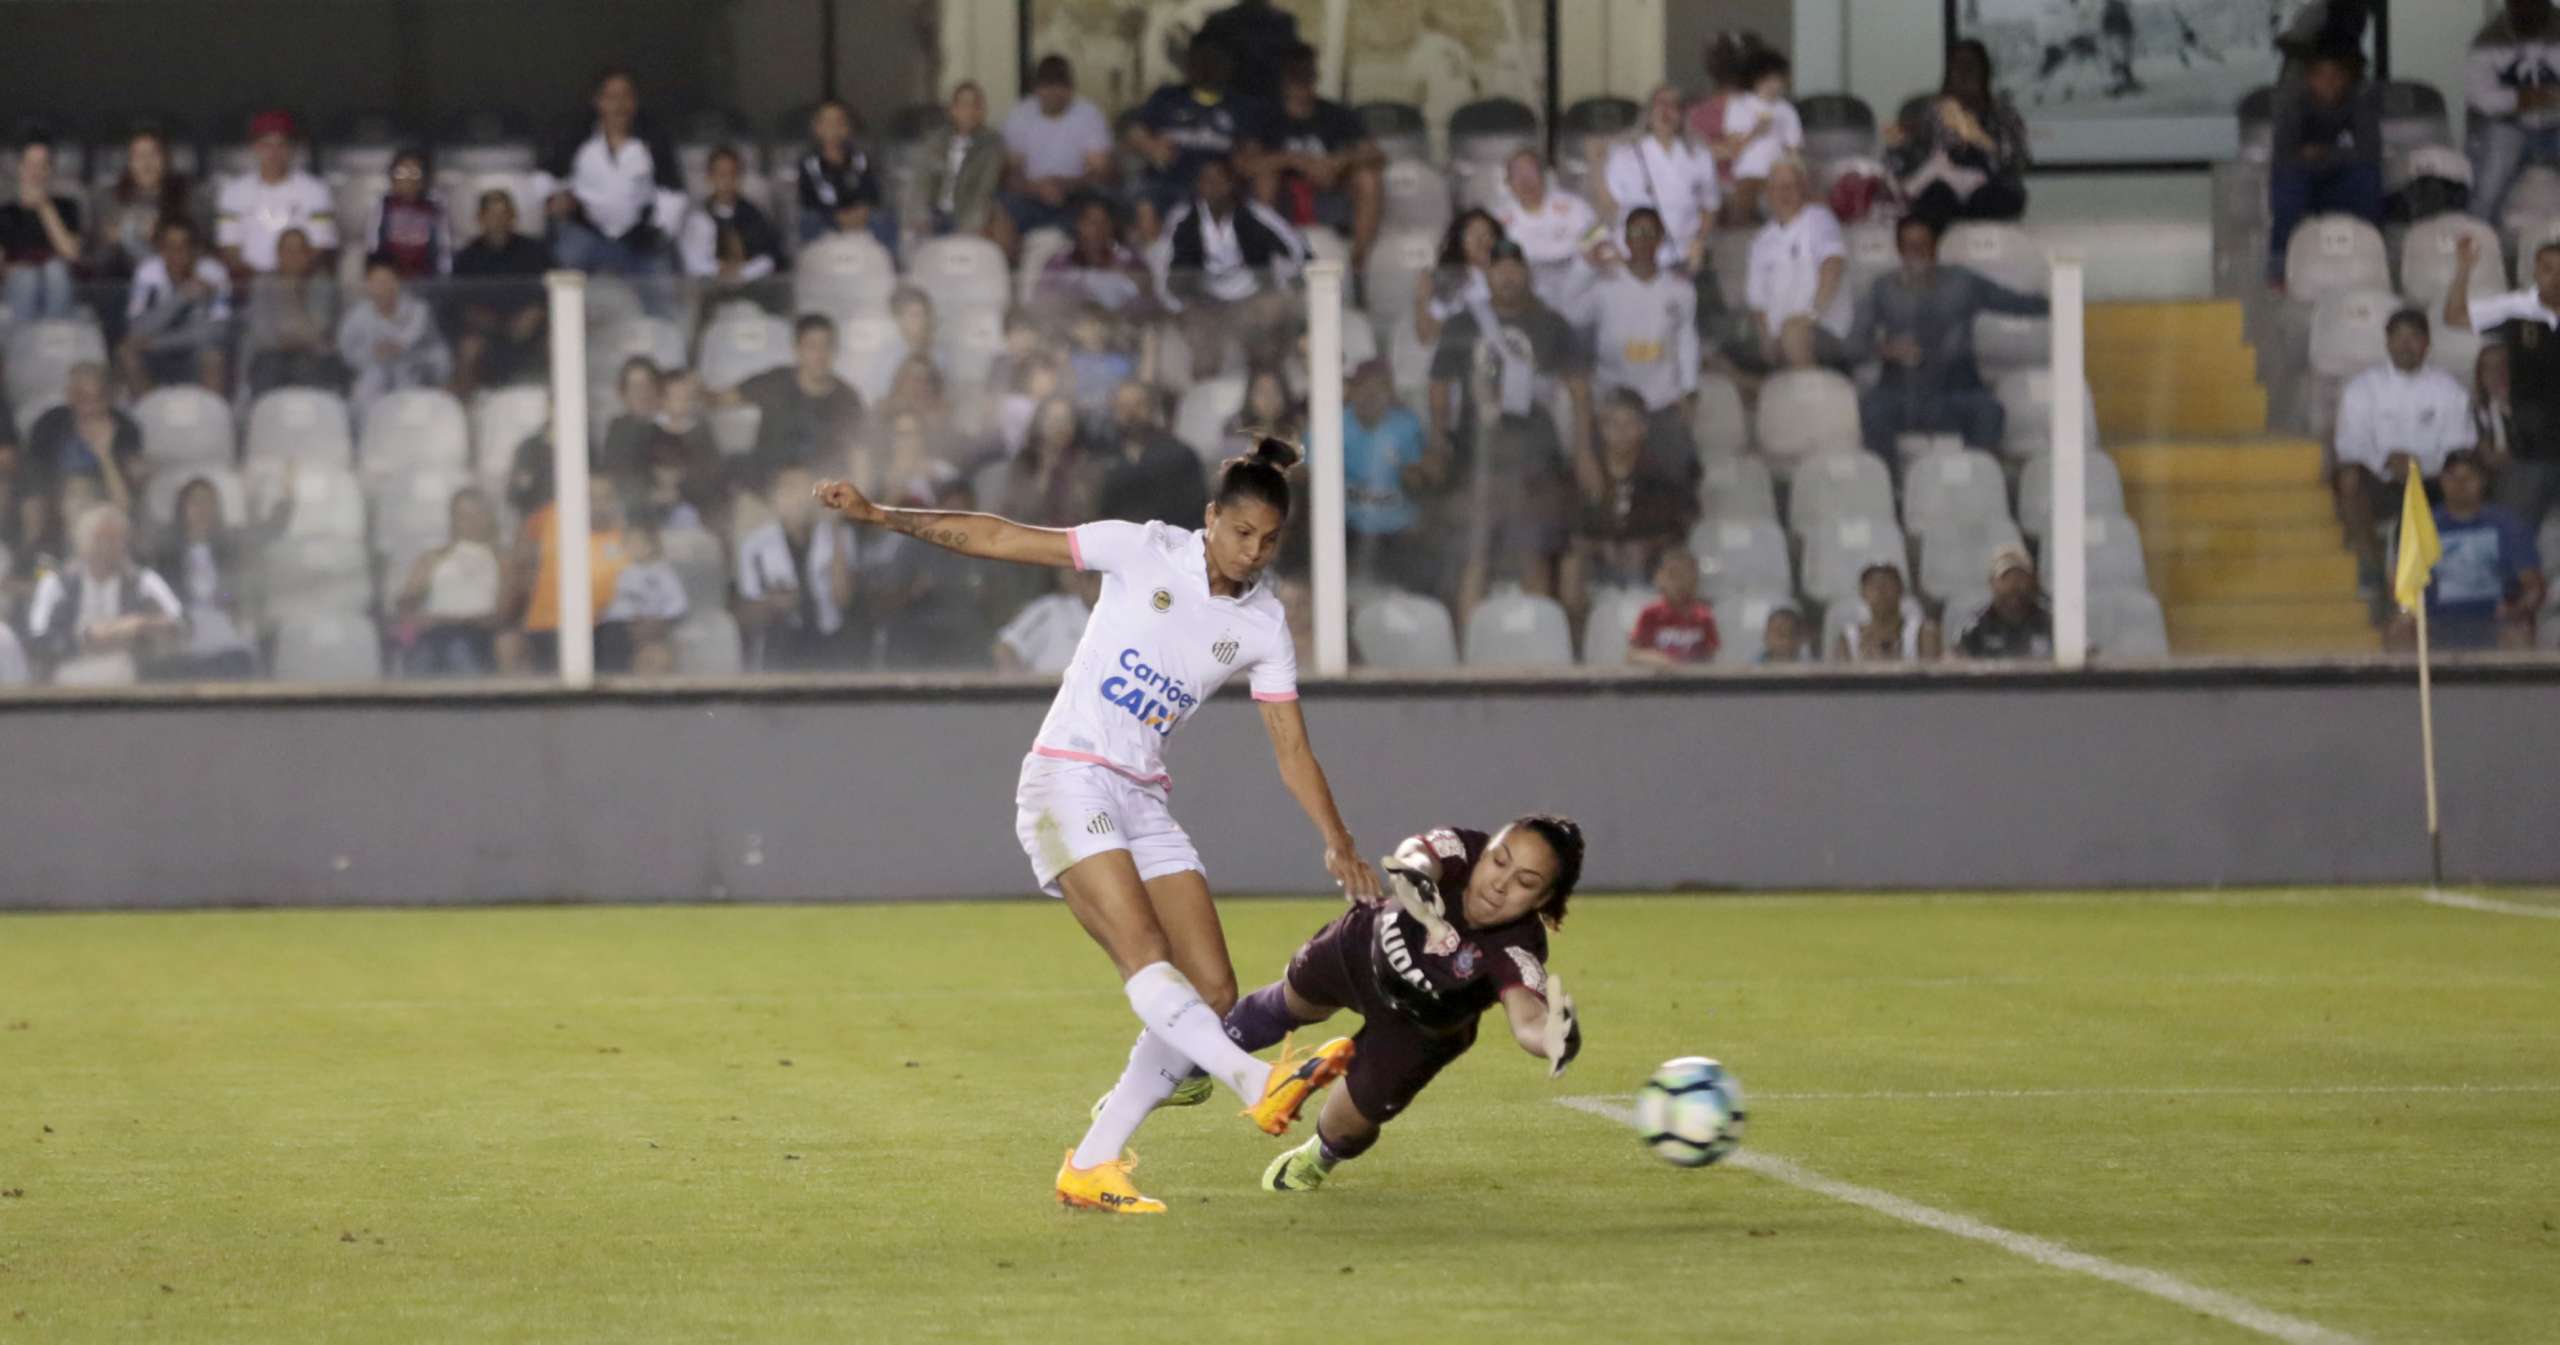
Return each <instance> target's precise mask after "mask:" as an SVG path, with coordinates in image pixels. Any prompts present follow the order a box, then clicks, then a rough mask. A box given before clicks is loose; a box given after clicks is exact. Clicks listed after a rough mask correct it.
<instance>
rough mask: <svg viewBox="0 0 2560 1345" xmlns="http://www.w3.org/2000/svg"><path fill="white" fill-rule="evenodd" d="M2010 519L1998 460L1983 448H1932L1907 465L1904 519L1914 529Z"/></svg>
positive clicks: (1903, 474)
mask: <svg viewBox="0 0 2560 1345" xmlns="http://www.w3.org/2000/svg"><path fill="white" fill-rule="evenodd" d="M1993 519H1998V520H2000V521H2001V522H2004V523H2005V522H2007V521H2008V519H2009V490H2008V483H2007V480H2006V478H2004V477H2003V476H2002V475H2001V473H2000V460H1999V459H1997V458H1995V457H1992V456H1991V455H1990V454H1988V453H1985V452H1983V451H1981V450H1980V449H1972V448H1965V449H1958V450H1957V451H1955V452H1953V453H1931V454H1929V455H1927V456H1925V457H1922V458H1919V459H1916V460H1914V461H1912V462H1910V463H1908V464H1906V465H1905V466H1904V468H1903V473H1902V521H1903V525H1904V526H1905V527H1908V528H1910V529H1911V530H1912V531H1913V532H1915V533H1927V532H1929V531H1931V530H1932V529H1935V528H1938V527H1940V526H1943V525H1946V524H1951V523H1986V522H1989V521H1991V520H1993Z"/></svg>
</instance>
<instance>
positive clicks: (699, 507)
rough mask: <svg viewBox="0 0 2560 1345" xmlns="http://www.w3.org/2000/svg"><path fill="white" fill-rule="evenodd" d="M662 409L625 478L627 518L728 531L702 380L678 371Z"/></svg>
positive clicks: (669, 527)
mask: <svg viewBox="0 0 2560 1345" xmlns="http://www.w3.org/2000/svg"><path fill="white" fill-rule="evenodd" d="M662 400H663V403H664V405H663V406H661V408H660V409H659V411H658V415H657V419H656V420H655V421H654V422H653V423H652V425H651V429H652V430H653V431H654V433H651V434H649V435H648V436H646V437H645V439H644V440H643V441H642V442H641V444H640V448H639V456H638V458H637V460H636V461H635V463H634V465H633V466H632V467H631V468H630V470H629V472H628V473H627V474H626V475H625V476H624V478H623V482H624V486H623V494H624V498H625V499H627V500H628V501H629V502H630V503H629V504H628V505H627V506H626V507H625V508H626V512H627V513H628V514H629V515H630V517H631V520H632V521H633V522H635V523H638V524H640V525H642V526H644V527H649V528H656V529H660V530H672V529H683V528H704V529H708V530H710V531H713V532H720V533H724V534H725V533H726V532H727V530H728V526H729V494H728V486H727V484H726V482H725V471H724V468H723V466H722V463H721V460H720V450H719V448H718V447H717V446H716V445H714V444H713V443H712V442H711V427H710V426H709V425H708V424H705V423H704V422H703V419H702V415H701V407H702V380H701V379H700V378H697V377H695V376H694V375H692V374H690V373H679V374H677V375H676V376H675V377H673V378H670V379H668V380H666V391H665V393H664V394H663V396H662Z"/></svg>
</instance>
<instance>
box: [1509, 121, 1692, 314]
mask: <svg viewBox="0 0 2560 1345" xmlns="http://www.w3.org/2000/svg"><path fill="white" fill-rule="evenodd" d="M1502 186H1503V191H1502V195H1501V197H1500V198H1499V199H1498V200H1496V201H1495V202H1494V205H1493V212H1492V213H1493V219H1494V222H1495V223H1496V224H1499V225H1500V226H1501V229H1502V236H1503V237H1506V238H1509V239H1510V240H1511V241H1513V242H1515V243H1518V244H1519V245H1520V250H1521V251H1522V252H1523V253H1526V254H1527V255H1528V258H1529V273H1530V275H1531V277H1532V286H1533V288H1535V289H1536V290H1537V292H1538V298H1539V300H1540V301H1541V302H1543V303H1545V304H1546V306H1547V307H1549V308H1552V309H1554V310H1556V311H1557V312H1559V313H1565V312H1571V311H1573V309H1574V308H1575V307H1576V305H1577V304H1578V303H1579V302H1580V300H1581V297H1582V296H1581V294H1580V293H1579V289H1580V285H1581V282H1582V280H1583V279H1584V276H1583V273H1582V266H1583V259H1584V257H1585V256H1586V255H1587V254H1589V253H1590V252H1591V251H1592V250H1593V246H1594V244H1595V243H1596V242H1597V241H1598V237H1599V232H1600V219H1599V216H1598V215H1597V214H1595V213H1594V212H1593V211H1592V209H1591V203H1590V202H1589V201H1586V200H1583V199H1582V198H1581V197H1579V196H1576V195H1574V194H1573V193H1572V192H1569V191H1566V190H1564V189H1563V188H1561V187H1557V186H1555V185H1554V184H1553V183H1551V182H1549V181H1548V180H1547V163H1546V160H1544V159H1542V158H1540V157H1538V152H1537V151H1536V150H1534V149H1523V150H1520V151H1519V152H1517V153H1515V154H1513V155H1512V156H1511V158H1510V160H1509V161H1508V162H1507V163H1505V164H1504V165H1503V169H1502ZM1653 220H1654V227H1655V229H1656V230H1657V231H1659V230H1660V228H1661V227H1662V215H1661V212H1659V211H1656V212H1654V216H1653ZM1487 251H1488V253H1490V251H1491V245H1490V244H1488V245H1487ZM1693 302H1694V301H1693Z"/></svg>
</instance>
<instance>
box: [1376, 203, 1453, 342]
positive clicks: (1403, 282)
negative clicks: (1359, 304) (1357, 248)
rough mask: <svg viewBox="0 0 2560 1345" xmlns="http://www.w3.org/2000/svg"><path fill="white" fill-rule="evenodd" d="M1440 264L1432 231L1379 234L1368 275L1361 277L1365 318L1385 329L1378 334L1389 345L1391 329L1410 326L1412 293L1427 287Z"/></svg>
mask: <svg viewBox="0 0 2560 1345" xmlns="http://www.w3.org/2000/svg"><path fill="white" fill-rule="evenodd" d="M1439 261H1440V235H1439V233H1438V231H1436V230H1426V229H1404V230H1397V231H1394V232H1388V233H1382V234H1380V235H1379V237H1378V243H1377V246H1375V247H1373V248H1371V249H1369V266H1368V273H1367V274H1366V275H1365V276H1363V277H1362V279H1363V280H1364V282H1365V285H1364V291H1365V295H1366V302H1367V306H1368V309H1369V315H1370V316H1371V317H1373V318H1376V319H1377V320H1378V321H1380V322H1382V323H1385V324H1386V325H1387V330H1386V331H1383V332H1381V333H1380V335H1381V336H1385V337H1387V338H1388V343H1389V344H1390V345H1392V344H1393V335H1394V329H1395V328H1397V327H1403V328H1406V329H1408V330H1410V329H1411V328H1412V326H1413V293H1414V291H1415V290H1417V289H1419V288H1421V287H1422V286H1424V285H1427V284H1429V283H1430V275H1431V270H1432V268H1433V267H1434V266H1436V265H1438V264H1439Z"/></svg>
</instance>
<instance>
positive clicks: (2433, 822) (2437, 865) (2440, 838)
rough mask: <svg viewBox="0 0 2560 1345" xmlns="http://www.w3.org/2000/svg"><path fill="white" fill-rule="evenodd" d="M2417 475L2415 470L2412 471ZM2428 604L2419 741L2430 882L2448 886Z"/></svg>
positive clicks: (2421, 608) (2421, 636)
mask: <svg viewBox="0 0 2560 1345" xmlns="http://www.w3.org/2000/svg"><path fill="white" fill-rule="evenodd" d="M2412 475H2414V473H2412ZM2429 662H2430V660H2429V659H2428V658H2427V605H2426V604H2425V603H2424V602H2421V603H2419V604H2418V741H2419V743H2420V745H2421V748H2422V750H2423V751H2424V752H2425V753H2426V758H2427V881H2428V883H2429V884H2430V885H2432V886H2435V887H2442V886H2444V827H2443V825H2442V819H2441V818H2439V817H2438V816H2437V813H2436V694H2435V679H2434V677H2432V676H2431V675H2430V674H2429V672H2428V665H2429Z"/></svg>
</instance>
